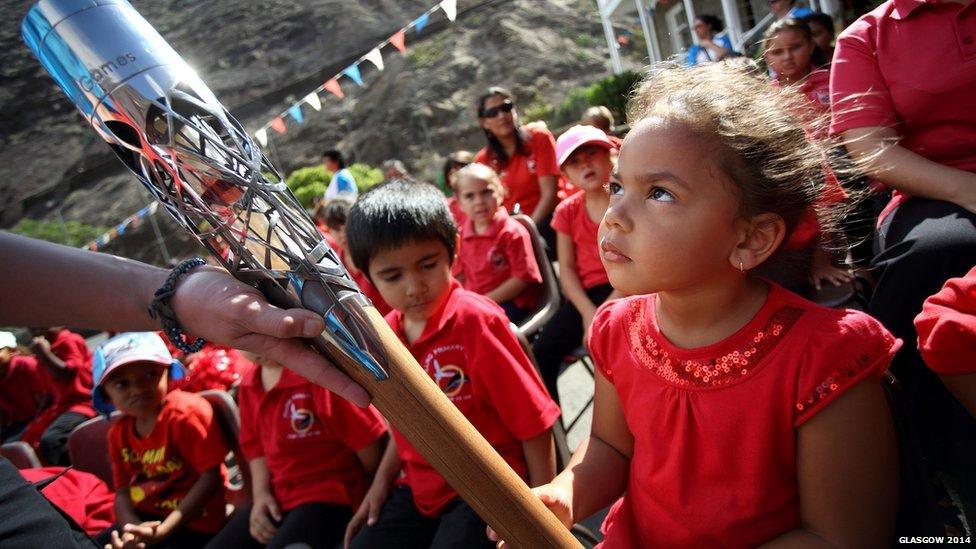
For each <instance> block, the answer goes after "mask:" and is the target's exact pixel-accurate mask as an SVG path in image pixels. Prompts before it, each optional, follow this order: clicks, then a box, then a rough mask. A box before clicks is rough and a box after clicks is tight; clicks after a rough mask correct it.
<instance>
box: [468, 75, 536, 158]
mask: <svg viewBox="0 0 976 549" xmlns="http://www.w3.org/2000/svg"><path fill="white" fill-rule="evenodd" d="M495 95H497V96H498V97H501V98H502V99H507V100H508V101H511V102H512V104H513V105H515V106H516V108H517V107H518V103H517V102H516V101H515V94H513V93H512V92H510V91H508V89H506V88H503V87H501V86H491V87H490V88H488V89H487V90H485V93H483V94H481V95H480V96H479V97H478V102H477V103H476V104H475V106H476V107H477V110H478V118H483V117H484V114H485V103H487V102H488V99H489V98H490V97H492V96H495ZM482 130H483V131H484V132H485V138H486V139H488V152H489V157H491V158H494V159H495V160H497V161H498V165H499V166H501V167H503V168H504V167H505V166H507V165H508V161H509V160H510V159H509V158H508V153H506V152H505V146H504V145H502V142H501V141H499V140H498V138H497V137H495V136H494V135H493V134H492V133H491V132H490V131H488V130H485V129H484V128H482ZM528 141H529V136H528V135H527V134H526V132H525V130H524V129H522V125H521V124H519V123H518V119H516V120H515V151H516V152H518V153H520V154H528V153H529V151H528Z"/></svg>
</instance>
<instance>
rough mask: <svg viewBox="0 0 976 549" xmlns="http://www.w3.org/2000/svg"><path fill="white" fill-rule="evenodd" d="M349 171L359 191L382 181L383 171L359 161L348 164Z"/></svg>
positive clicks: (363, 190) (364, 190)
mask: <svg viewBox="0 0 976 549" xmlns="http://www.w3.org/2000/svg"><path fill="white" fill-rule="evenodd" d="M349 173H351V174H352V178H353V179H355V180H356V187H357V188H358V189H359V192H361V193H362V192H366V191H367V190H368V189H369V188H370V187H372V186H374V185H377V184H379V183H382V182H383V171H382V170H380V169H379V168H374V167H372V166H370V165H369V164H361V163H359V162H357V163H355V164H353V165H352V166H349Z"/></svg>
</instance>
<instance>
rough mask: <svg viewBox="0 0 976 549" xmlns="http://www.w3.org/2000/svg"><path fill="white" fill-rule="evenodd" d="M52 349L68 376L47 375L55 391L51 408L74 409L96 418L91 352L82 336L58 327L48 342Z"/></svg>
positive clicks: (61, 410)
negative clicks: (63, 379)
mask: <svg viewBox="0 0 976 549" xmlns="http://www.w3.org/2000/svg"><path fill="white" fill-rule="evenodd" d="M51 352H52V353H54V355H55V356H56V357H58V358H60V359H61V360H62V361H63V362H64V363H65V365H66V366H67V367H68V370H69V371H70V372H71V376H72V377H71V379H70V380H67V381H61V380H59V379H57V378H55V377H54V376H53V375H50V374H49V375H48V377H49V379H50V383H51V390H52V391H53V393H54V408H55V409H57V410H59V413H64V412H75V413H79V414H83V415H86V416H88V417H95V408H94V407H93V405H92V354H91V351H90V350H88V345H87V344H86V343H85V338H83V337H81V336H80V335H78V334H76V333H74V332H71V331H69V330H61V331H60V332H58V335H56V336H55V337H54V341H52V342H51Z"/></svg>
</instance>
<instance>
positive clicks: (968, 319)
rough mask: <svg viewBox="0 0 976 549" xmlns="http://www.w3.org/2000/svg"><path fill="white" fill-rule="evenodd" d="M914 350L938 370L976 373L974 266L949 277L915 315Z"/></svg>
mask: <svg viewBox="0 0 976 549" xmlns="http://www.w3.org/2000/svg"><path fill="white" fill-rule="evenodd" d="M915 331H916V333H918V350H919V351H920V352H921V353H922V358H923V359H924V360H925V364H927V365H928V367H929V368H930V369H932V371H934V372H938V373H940V374H976V267H973V269H972V270H971V271H969V272H968V273H966V276H963V277H961V278H950V279H949V280H948V281H946V283H945V286H943V287H942V289H941V290H939V292H938V293H937V294H935V295H933V296H931V297H929V298H928V299H926V300H925V303H924V304H923V305H922V312H921V313H919V315H918V316H916V317H915Z"/></svg>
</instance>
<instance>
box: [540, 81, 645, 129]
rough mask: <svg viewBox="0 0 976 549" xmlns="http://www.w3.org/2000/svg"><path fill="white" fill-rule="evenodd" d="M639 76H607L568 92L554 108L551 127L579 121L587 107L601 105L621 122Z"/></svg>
mask: <svg viewBox="0 0 976 549" xmlns="http://www.w3.org/2000/svg"><path fill="white" fill-rule="evenodd" d="M640 79H641V75H640V74H638V73H636V72H633V71H624V72H623V73H621V74H615V75H613V76H608V77H607V78H604V79H603V80H599V81H597V82H594V83H593V84H591V85H589V86H586V87H585V88H574V89H573V90H570V92H569V95H568V96H567V97H566V99H565V100H564V101H563V102H562V103H561V104H560V105H559V106H558V107H556V110H555V113H554V115H553V120H552V124H553V126H556V127H559V126H563V125H565V124H570V123H572V122H575V121H577V120H579V118H580V116H581V115H582V114H583V111H585V110H586V108H587V107H591V106H595V105H603V106H604V107H607V108H608V109H610V112H612V113H613V116H614V118H615V119H616V120H618V121H620V122H622V121H623V120H624V119H625V117H626V115H627V101H628V99H629V98H630V93H631V91H632V90H633V89H634V87H635V86H636V85H637V84H638V83H639V82H640Z"/></svg>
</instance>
